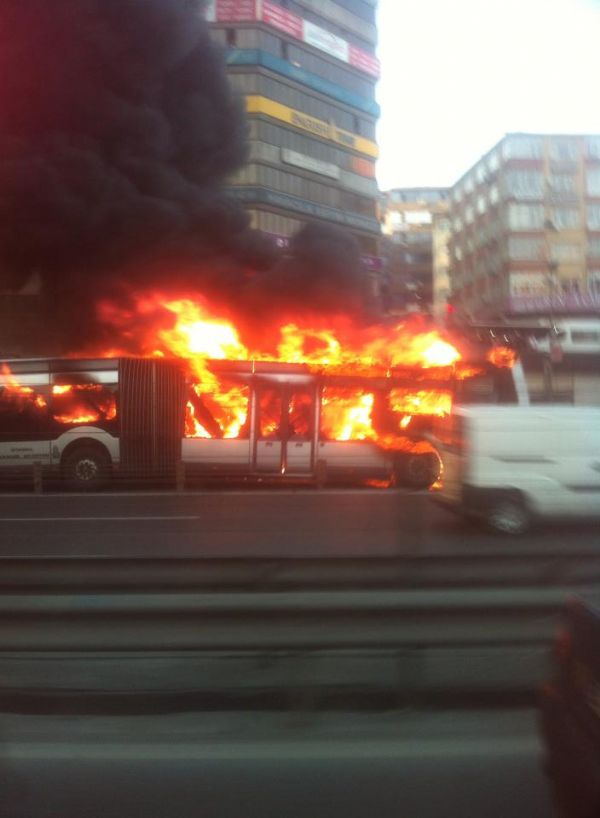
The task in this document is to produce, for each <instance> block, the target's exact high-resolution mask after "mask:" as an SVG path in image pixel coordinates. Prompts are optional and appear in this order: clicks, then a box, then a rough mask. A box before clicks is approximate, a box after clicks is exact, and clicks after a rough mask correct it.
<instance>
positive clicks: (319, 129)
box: [246, 94, 378, 158]
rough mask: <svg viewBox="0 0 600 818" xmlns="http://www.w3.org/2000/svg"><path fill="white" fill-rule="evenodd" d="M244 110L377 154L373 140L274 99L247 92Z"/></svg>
mask: <svg viewBox="0 0 600 818" xmlns="http://www.w3.org/2000/svg"><path fill="white" fill-rule="evenodd" d="M246 111H247V112H248V113H249V114H263V115H265V116H270V117H273V119H278V120H279V121H280V122H287V123H288V124H289V125H293V126H294V127H296V128H300V129H301V130H303V131H309V132H310V133H312V134H314V135H315V136H319V137H321V139H328V140H330V141H331V142H336V143H337V144H338V145H343V146H344V147H347V148H351V149H352V150H355V151H357V152H358V153H364V154H366V155H367V156H371V157H373V158H376V157H377V155H378V150H377V145H376V144H375V142H371V140H370V139H365V138H364V137H362V136H357V135H355V134H352V133H349V132H348V131H344V130H342V129H341V128H338V127H337V126H336V125H334V124H333V123H331V122H324V121H323V120H322V119H316V118H315V117H314V116H309V115H308V114H304V113H302V111H296V110H294V109H293V108H288V107H287V105H282V104H281V103H280V102H275V100H272V99H268V98H267V97H262V96H259V95H257V94H249V95H248V96H247V97H246Z"/></svg>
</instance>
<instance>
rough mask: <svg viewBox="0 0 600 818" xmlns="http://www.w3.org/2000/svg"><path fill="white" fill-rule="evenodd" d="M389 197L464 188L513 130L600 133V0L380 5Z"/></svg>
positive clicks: (416, 0) (396, 1)
mask: <svg viewBox="0 0 600 818" xmlns="http://www.w3.org/2000/svg"><path fill="white" fill-rule="evenodd" d="M378 24H379V48H378V54H379V58H380V60H381V64H382V66H381V68H382V76H381V81H380V83H379V86H378V100H379V103H380V105H381V119H380V122H379V127H378V142H379V148H380V160H379V163H378V173H377V175H378V179H379V185H380V187H381V189H382V190H388V189H389V188H391V187H414V186H420V185H423V186H438V185H440V186H442V185H444V186H445V185H451V184H453V183H454V182H455V181H456V180H457V179H458V178H459V177H460V176H461V175H462V174H463V173H464V172H465V171H466V170H467V169H468V168H469V167H471V165H472V164H474V162H476V161H477V159H478V158H479V157H480V156H481V155H482V154H484V153H486V152H487V151H488V150H489V149H490V148H491V147H492V146H493V145H494V144H495V143H496V142H497V141H498V140H499V139H500V138H501V137H502V136H503V135H504V134H505V133H507V132H510V131H532V132H541V133H544V132H548V133H600V0H379V22H378Z"/></svg>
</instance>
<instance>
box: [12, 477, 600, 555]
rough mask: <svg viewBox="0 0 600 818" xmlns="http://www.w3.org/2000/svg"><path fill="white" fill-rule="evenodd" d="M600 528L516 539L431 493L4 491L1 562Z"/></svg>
mask: <svg viewBox="0 0 600 818" xmlns="http://www.w3.org/2000/svg"><path fill="white" fill-rule="evenodd" d="M597 532H598V529H597V526H596V527H594V526H593V525H556V524H553V525H552V526H546V527H543V528H539V529H537V530H534V531H532V532H531V533H529V534H527V535H526V536H524V537H522V538H518V539H511V538H510V537H502V536H498V535H494V534H491V533H488V532H486V531H485V530H482V529H481V528H479V527H478V526H474V525H469V524H466V523H464V522H463V521H461V520H460V519H458V518H456V517H454V516H453V515H452V514H450V513H449V512H447V511H446V510H444V509H442V508H439V507H438V506H437V505H436V504H435V503H434V502H433V501H432V499H431V497H430V495H429V494H428V493H427V492H407V491H401V490H391V489H387V490H384V489H364V488H362V489H324V490H322V491H316V490H314V489H259V490H257V489H242V490H220V491H214V490H212V491H198V492H187V493H181V494H176V493H174V492H130V493H99V494H85V495H81V494H62V493H55V494H40V495H36V494H7V493H3V494H0V555H4V556H29V555H31V556H63V555H81V556H89V555H100V556H130V557H135V556H165V555H172V556H174V557H204V556H206V557H217V556H221V557H222V556H231V557H248V556H256V557H285V556H290V557H319V556H326V557H338V556H339V557H352V556H381V557H386V556H387V557H390V556H396V555H402V554H415V555H419V554H451V553H456V552H461V553H465V552H467V553H472V552H474V551H476V550H478V549H482V548H483V549H486V552H492V551H500V552H505V551H506V549H507V548H510V549H512V550H513V551H518V550H519V549H523V548H527V550H537V549H540V550H543V551H545V552H548V551H549V550H554V551H564V550H565V549H566V550H568V549H570V548H574V547H577V549H588V548H590V549H591V548H600V542H599V540H598V533H597Z"/></svg>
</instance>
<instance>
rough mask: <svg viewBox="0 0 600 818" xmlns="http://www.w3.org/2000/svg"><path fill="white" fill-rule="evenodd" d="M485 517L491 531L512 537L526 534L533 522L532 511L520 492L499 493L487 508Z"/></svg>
mask: <svg viewBox="0 0 600 818" xmlns="http://www.w3.org/2000/svg"><path fill="white" fill-rule="evenodd" d="M484 519H485V523H486V525H487V527H488V528H489V529H490V530H491V531H493V532H495V533H496V534H508V535H510V536H512V537H518V536H519V535H520V534H524V533H525V532H526V531H527V530H528V529H529V528H530V527H531V523H532V517H531V513H530V511H529V509H528V508H527V506H526V504H525V501H524V500H523V498H522V497H521V496H519V495H518V494H504V495H498V496H497V497H496V498H495V499H494V500H492V501H491V502H490V504H489V505H488V507H487V508H486V510H485V512H484Z"/></svg>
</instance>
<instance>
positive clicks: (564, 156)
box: [550, 139, 577, 162]
mask: <svg viewBox="0 0 600 818" xmlns="http://www.w3.org/2000/svg"><path fill="white" fill-rule="evenodd" d="M550 158H551V159H554V160H556V161H557V162H573V161H575V160H576V159H577V143H576V142H574V141H573V140H570V139H561V140H558V141H557V140H554V141H553V142H551V143H550Z"/></svg>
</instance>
